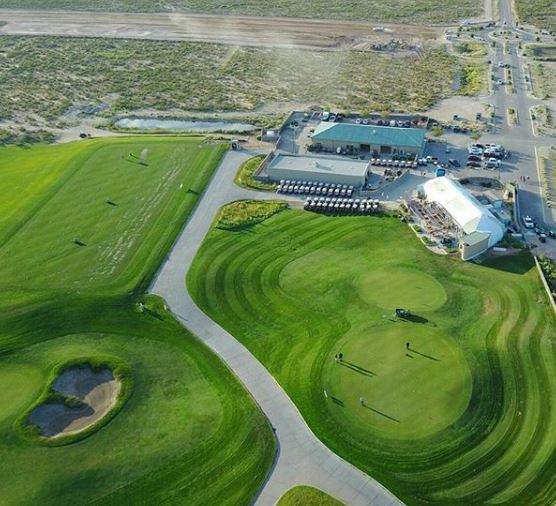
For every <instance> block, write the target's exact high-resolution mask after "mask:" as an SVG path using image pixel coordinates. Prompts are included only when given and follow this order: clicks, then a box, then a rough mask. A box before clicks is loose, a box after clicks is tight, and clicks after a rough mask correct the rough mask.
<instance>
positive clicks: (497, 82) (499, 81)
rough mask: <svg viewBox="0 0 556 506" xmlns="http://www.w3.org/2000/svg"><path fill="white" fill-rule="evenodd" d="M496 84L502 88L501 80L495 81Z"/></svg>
mask: <svg viewBox="0 0 556 506" xmlns="http://www.w3.org/2000/svg"><path fill="white" fill-rule="evenodd" d="M496 84H498V85H499V86H502V85H503V84H504V81H502V79H498V81H496Z"/></svg>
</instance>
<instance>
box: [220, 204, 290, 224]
mask: <svg viewBox="0 0 556 506" xmlns="http://www.w3.org/2000/svg"><path fill="white" fill-rule="evenodd" d="M287 207H288V204H287V203H286V202H277V201H272V200H238V201H236V202H232V203H230V204H226V205H225V206H224V207H223V208H222V209H221V210H220V212H219V213H218V216H217V218H216V226H217V227H218V228H221V229H224V230H238V229H242V228H245V227H250V226H252V225H255V224H257V223H261V222H263V221H265V220H267V219H268V218H270V217H271V216H274V215H275V214H277V213H279V212H280V211H283V210H284V209H286V208H287Z"/></svg>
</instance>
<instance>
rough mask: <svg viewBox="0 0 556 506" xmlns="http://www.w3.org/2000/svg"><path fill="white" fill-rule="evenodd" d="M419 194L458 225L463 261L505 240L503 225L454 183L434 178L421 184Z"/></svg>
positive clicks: (443, 178)
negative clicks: (441, 209) (503, 238)
mask: <svg viewBox="0 0 556 506" xmlns="http://www.w3.org/2000/svg"><path fill="white" fill-rule="evenodd" d="M421 192H422V193H423V194H424V196H425V199H426V200H427V202H429V203H435V204H436V205H438V206H440V207H441V208H443V209H444V210H445V211H446V213H447V214H448V216H449V217H450V218H451V219H452V220H453V222H454V223H455V225H456V226H457V229H458V231H459V233H458V236H459V249H460V252H461V258H462V259H463V260H471V259H473V258H475V257H477V256H478V255H480V254H481V253H484V252H485V251H486V250H488V249H489V248H491V247H492V246H494V245H495V244H496V243H497V242H498V241H500V240H501V239H502V237H504V232H505V226H504V224H503V223H502V222H501V221H500V220H498V219H497V218H496V217H495V216H494V215H493V214H492V213H491V212H490V211H489V210H488V208H487V207H485V206H483V205H482V204H481V203H480V202H479V201H478V200H477V199H476V198H475V197H474V196H473V195H471V193H469V192H468V191H467V190H466V189H465V188H464V187H463V186H461V185H460V184H459V183H458V182H457V181H455V180H453V179H450V178H448V177H446V176H444V177H437V178H434V179H431V180H429V181H427V182H426V183H425V184H423V186H422V187H421Z"/></svg>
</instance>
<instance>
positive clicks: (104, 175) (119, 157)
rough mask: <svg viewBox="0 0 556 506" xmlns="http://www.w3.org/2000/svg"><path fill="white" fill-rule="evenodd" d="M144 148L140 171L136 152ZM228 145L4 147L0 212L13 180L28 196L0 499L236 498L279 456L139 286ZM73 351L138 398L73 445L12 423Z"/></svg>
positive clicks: (128, 142) (8, 334)
mask: <svg viewBox="0 0 556 506" xmlns="http://www.w3.org/2000/svg"><path fill="white" fill-rule="evenodd" d="M144 149H148V155H147V156H146V165H140V164H139V163H138V162H137V160H135V159H134V158H133V157H131V158H130V157H129V153H130V152H132V153H135V154H136V156H138V157H139V156H140V153H141V151H143V150H144ZM222 153H223V148H222V147H221V146H214V145H213V146H209V145H203V144H202V143H201V142H200V140H199V139H184V138H157V139H151V138H139V137H137V138H125V139H105V140H98V141H91V142H79V143H74V144H68V145H63V146H52V147H48V148H46V147H41V146H37V147H33V148H31V149H26V150H24V149H20V148H4V149H2V150H1V151H0V166H2V170H3V172H4V174H5V177H4V180H3V183H4V184H3V185H2V186H1V187H0V206H2V211H4V206H6V209H8V208H9V206H10V205H11V204H10V203H9V202H10V200H9V199H10V196H11V191H12V188H14V187H17V185H18V184H21V185H22V188H23V187H24V186H26V187H27V188H30V189H31V190H32V192H31V191H28V192H25V191H24V190H22V193H21V194H22V198H21V201H20V202H18V201H16V204H17V205H18V206H19V212H18V213H17V214H15V213H11V215H8V216H6V217H5V218H4V221H3V222H2V227H1V235H0V237H2V238H3V242H2V243H1V244H0V256H1V257H2V262H1V264H2V265H1V267H0V270H1V274H0V285H1V286H0V384H1V385H2V391H3V395H2V396H0V453H1V454H2V457H3V458H2V461H1V462H0V487H1V488H2V502H6V503H8V504H28V503H30V502H33V503H41V504H60V503H71V502H75V497H76V494H78V495H79V501H80V502H83V503H90V502H101V503H104V504H124V503H125V504H143V503H145V501H147V502H149V503H156V504H160V503H168V504H195V505H204V504H229V505H236V504H248V503H249V502H250V501H251V499H252V497H253V495H254V494H255V493H256V491H257V490H258V488H259V487H260V484H261V482H262V480H263V479H264V477H265V475H266V472H267V470H268V468H269V466H270V465H271V462H272V459H273V455H274V438H273V436H272V432H271V429H270V427H269V425H268V422H267V420H266V419H265V417H264V416H263V415H262V413H261V412H260V410H259V409H258V408H257V406H256V405H255V403H254V402H253V400H252V399H251V398H250V397H249V396H248V395H247V394H246V392H245V391H244V390H243V388H242V387H241V385H240V384H239V382H238V381H237V380H236V379H235V377H234V376H233V375H231V374H230V372H229V371H228V370H227V369H226V368H225V367H224V366H223V365H222V363H221V362H220V361H219V360H218V359H217V358H216V357H215V356H214V355H213V354H212V353H211V352H209V351H208V350H207V349H206V348H205V347H204V346H202V345H201V344H200V343H199V342H198V341H197V340H196V339H195V338H194V337H193V336H192V335H191V334H190V333H189V332H187V331H186V330H185V329H184V328H183V327H182V326H181V325H179V324H178V323H177V322H176V321H175V320H174V318H173V317H172V316H171V315H170V314H169V313H168V312H167V311H166V309H165V306H164V303H163V302H162V301H161V300H160V299H158V298H156V297H152V296H148V297H144V296H143V295H142V291H143V290H144V288H145V286H146V284H147V283H148V282H149V280H150V278H151V277H152V274H153V272H154V269H156V267H157V266H158V265H159V264H160V262H161V261H162V258H163V257H164V255H165V254H166V251H167V248H168V246H169V244H170V243H171V242H172V241H173V239H174V237H175V235H176V233H177V232H178V230H179V229H180V228H181V226H182V225H183V221H184V220H185V219H186V218H187V216H188V214H189V213H190V211H191V209H192V207H193V206H194V205H195V202H196V201H197V200H198V198H199V195H200V193H201V192H202V191H203V190H204V188H205V186H206V183H207V181H208V179H209V178H210V176H211V175H212V173H213V171H214V169H215V167H216V166H217V164H218V162H219V160H220V157H221V155H222ZM54 161H55V163H54ZM49 169H51V170H52V171H56V172H55V174H53V175H52V178H48V174H50V172H49ZM6 175H7V176H6ZM54 176H56V177H54ZM45 178H46V180H44V179H45ZM43 180H44V181H43ZM22 181H23V182H22ZM180 184H183V185H184V187H183V189H182V190H180V189H179V185H180ZM188 190H189V191H188ZM108 198H110V199H112V200H113V202H114V203H117V206H113V205H109V204H107V203H106V200H107V199H108ZM114 213H115V214H114ZM0 214H2V215H3V214H4V213H0ZM128 231H132V233H131V234H128ZM76 235H78V236H79V237H81V238H83V241H84V242H86V244H87V245H86V246H78V245H76V244H74V243H73V242H72V238H73V237H74V236H76ZM99 269H100V270H99ZM93 271H95V272H96V274H94V275H92V272H93ZM138 300H143V301H144V302H145V305H146V308H145V310H144V311H143V312H141V311H139V310H138V307H137V301H138ZM76 360H78V361H91V360H92V361H94V362H99V361H100V362H107V361H108V362H110V363H117V364H122V366H125V367H126V368H128V369H129V371H130V374H131V375H132V377H133V382H132V391H131V395H130V397H129V399H128V400H127V402H126V403H125V404H124V405H123V406H122V408H121V410H120V411H119V412H118V413H117V414H116V415H115V416H114V418H112V419H111V420H109V422H108V423H107V424H106V425H104V426H103V427H102V428H100V429H99V430H98V431H96V432H94V433H93V434H90V435H89V436H88V437H87V438H85V439H83V440H81V441H79V442H78V443H75V444H69V445H65V446H58V447H48V446H44V445H42V444H38V443H37V442H36V441H34V440H33V439H32V438H28V437H26V436H25V434H23V433H22V432H21V431H19V430H17V428H18V426H19V423H20V417H21V416H22V415H23V414H24V413H25V412H26V410H28V409H29V408H30V406H32V405H33V403H34V402H36V401H37V400H38V399H39V398H40V396H41V394H42V393H43V392H44V389H45V386H46V385H47V384H48V379H49V375H51V374H52V371H53V370H55V369H56V368H57V367H60V366H63V364H66V363H68V362H70V361H76Z"/></svg>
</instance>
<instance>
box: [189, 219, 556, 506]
mask: <svg viewBox="0 0 556 506" xmlns="http://www.w3.org/2000/svg"><path fill="white" fill-rule="evenodd" d="M187 287H188V289H189V292H190V293H191V295H192V296H193V298H194V300H195V302H196V303H197V304H198V305H199V307H201V308H202V309H203V311H204V312H205V313H207V314H208V315H209V316H210V317H211V318H212V319H214V320H215V321H216V322H218V323H219V324H220V325H221V326H223V327H224V328H225V329H226V330H227V331H228V332H230V333H231V334H232V335H233V336H235V337H236V338H237V339H239V340H240V341H241V342H242V343H243V344H244V345H245V346H246V347H247V348H248V349H249V350H250V351H251V352H252V353H253V354H254V355H255V356H256V357H257V358H258V359H259V360H260V361H261V362H262V363H263V364H264V365H265V366H266V368H267V369H268V370H269V371H270V372H271V373H272V374H273V375H274V376H275V378H276V379H277V380H278V382H279V383H280V384H281V385H282V386H283V388H284V389H285V390H286V392H287V393H288V395H289V396H290V397H291V398H292V399H293V401H294V402H295V404H296V405H297V407H298V408H299V409H300V411H301V413H302V415H303V417H304V418H305V420H306V421H307V423H308V425H309V426H310V427H311V429H312V430H313V431H314V432H315V434H316V435H317V436H318V437H319V438H320V439H321V440H322V441H323V442H324V443H325V444H326V445H327V446H329V447H330V448H331V449H332V450H333V451H335V452H336V453H338V454H339V455H340V456H342V457H343V458H345V459H346V460H348V461H350V462H351V463H353V464H354V465H356V466H357V467H359V468H360V469H362V470H364V471H365V472H367V473H369V474H370V475H371V476H373V478H375V479H378V480H379V481H380V482H381V483H383V484H384V485H385V486H386V487H388V488H389V490H391V491H392V492H393V493H394V494H396V495H397V496H398V497H399V498H400V499H402V500H403V501H404V502H405V503H407V504H409V505H421V504H439V505H470V504H485V503H496V504H506V505H516V506H518V505H519V506H522V505H525V504H526V505H539V506H544V505H546V504H551V503H553V502H554V501H555V500H556V484H555V483H554V481H553V479H552V477H553V473H554V468H555V466H556V409H555V406H554V405H555V401H556V374H555V373H556V361H555V352H554V344H553V343H554V339H555V337H556V334H555V332H556V330H555V329H556V322H555V318H554V315H553V313H552V312H551V311H550V308H549V303H548V298H547V295H546V293H545V292H544V290H543V287H542V285H541V282H540V279H539V276H538V273H537V271H536V268H535V265H534V262H533V259H532V257H530V256H529V254H527V253H523V254H521V255H518V256H513V257H499V258H492V259H489V260H488V261H486V262H485V263H483V264H482V265H477V264H474V263H464V262H462V261H461V260H459V259H458V258H455V257H447V256H438V255H435V254H433V253H431V252H429V251H428V250H427V249H426V248H424V247H423V245H422V244H421V243H420V242H419V240H418V239H417V238H416V237H415V236H414V235H413V233H412V232H411V231H410V230H409V228H408V227H407V226H406V225H405V224H404V223H402V222H400V220H399V219H396V218H390V217H341V218H338V217H326V216H319V215H315V214H310V213H307V212H303V211H298V210H283V211H281V212H279V213H278V214H275V215H273V216H271V217H270V218H268V219H266V220H264V221H263V222H261V223H258V224H254V225H252V226H247V227H243V228H239V229H231V230H230V229H228V230H225V229H222V228H218V227H216V226H214V227H213V228H212V229H211V231H210V232H209V234H208V236H207V238H206V239H205V241H204V243H203V245H202V246H201V249H200V250H199V253H198V255H197V257H196V259H195V261H194V263H193V266H192V268H191V270H190V271H189V273H188V276H187ZM396 308H404V309H408V310H410V314H409V315H408V316H407V317H405V318H398V317H396V316H395V309H396ZM339 353H341V357H340V358H339V357H338V354H339Z"/></svg>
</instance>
